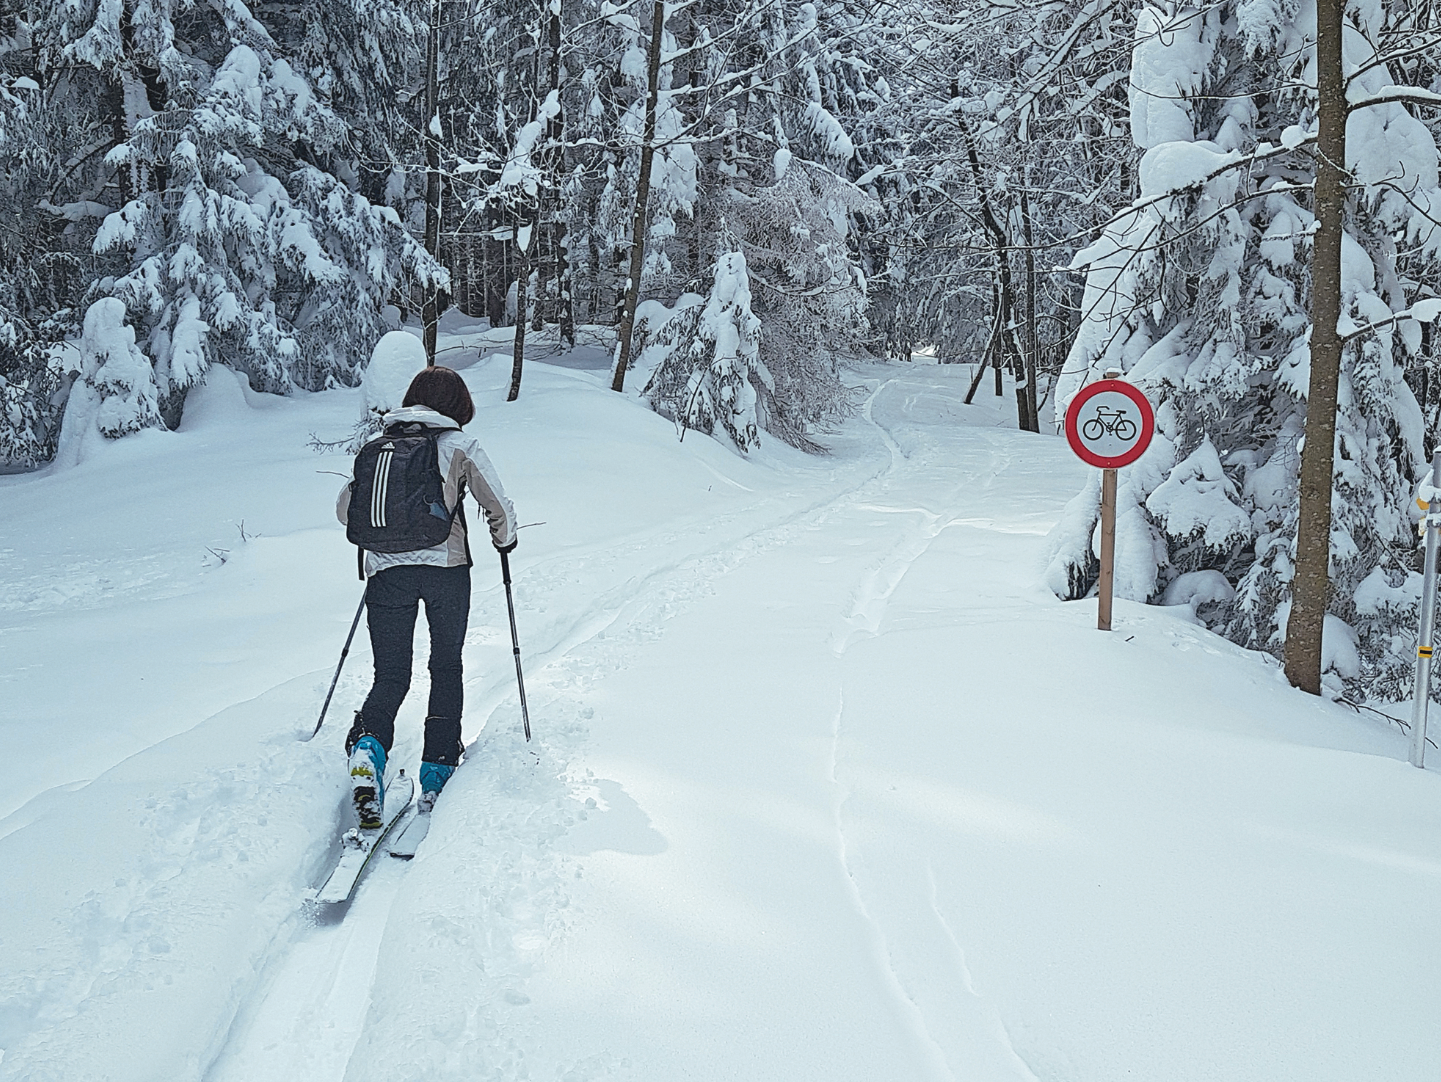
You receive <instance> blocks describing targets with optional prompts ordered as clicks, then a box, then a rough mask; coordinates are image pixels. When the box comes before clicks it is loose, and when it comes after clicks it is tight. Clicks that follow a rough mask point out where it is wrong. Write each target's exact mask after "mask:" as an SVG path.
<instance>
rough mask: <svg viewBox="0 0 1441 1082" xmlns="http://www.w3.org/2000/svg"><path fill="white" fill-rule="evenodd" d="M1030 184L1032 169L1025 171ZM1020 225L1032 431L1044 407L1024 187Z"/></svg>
mask: <svg viewBox="0 0 1441 1082" xmlns="http://www.w3.org/2000/svg"><path fill="white" fill-rule="evenodd" d="M1026 180H1027V183H1029V180H1030V170H1029V169H1028V170H1027V172H1026ZM1021 228H1022V230H1023V236H1024V237H1025V238H1026V331H1025V347H1026V358H1025V372H1024V375H1025V380H1026V415H1027V418H1028V419H1029V421H1030V424H1029V425H1028V426H1027V427H1028V428H1029V429H1030V430H1031V431H1032V432H1039V431H1040V430H1041V408H1040V405H1039V403H1038V402H1037V401H1036V249H1035V241H1034V240H1033V239H1032V232H1031V199H1030V195H1029V193H1028V192H1027V191H1026V189H1025V188H1022V189H1021Z"/></svg>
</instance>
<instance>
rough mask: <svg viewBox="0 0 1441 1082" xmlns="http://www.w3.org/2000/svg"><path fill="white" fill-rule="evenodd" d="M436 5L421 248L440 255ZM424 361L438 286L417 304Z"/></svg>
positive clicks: (434, 4)
mask: <svg viewBox="0 0 1441 1082" xmlns="http://www.w3.org/2000/svg"><path fill="white" fill-rule="evenodd" d="M440 6H441V0H430V33H429V35H428V36H427V37H426V42H425V131H424V133H423V138H424V139H425V250H426V251H427V252H429V253H430V254H431V256H432V257H433V258H434V259H436V260H439V259H440ZM420 318H421V322H422V323H424V324H425V332H424V341H425V361H426V364H434V363H435V346H436V339H437V338H438V337H439V327H438V324H439V322H440V290H439V289H431V290H430V292H429V293H428V294H427V295H426V298H425V304H424V306H423V307H422V308H421V317H420Z"/></svg>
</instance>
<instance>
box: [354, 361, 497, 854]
mask: <svg viewBox="0 0 1441 1082" xmlns="http://www.w3.org/2000/svg"><path fill="white" fill-rule="evenodd" d="M474 416H475V405H474V403H473V402H472V401H471V397H470V391H469V390H468V389H467V388H466V386H465V381H464V380H462V379H461V377H460V375H459V374H458V373H456V372H454V371H452V370H451V369H449V368H442V367H439V366H433V367H430V368H426V369H424V370H423V371H421V372H420V373H419V374H418V375H417V376H416V377H415V379H414V380H412V381H411V384H410V387H409V389H408V390H407V391H406V392H405V400H404V403H403V405H402V408H401V409H398V410H394V411H392V412H390V413H388V414H386V416H385V431H384V432H383V433H381V434H380V435H378V436H376V437H374V438H373V439H371V440H369V441H367V444H366V447H365V448H362V450H361V453H360V454H359V455H358V456H357V457H356V469H355V471H354V473H353V475H352V479H351V481H350V482H349V483H347V484H346V486H345V487H344V488H343V489H341V491H340V498H339V500H338V501H337V503H336V514H337V515H338V517H339V518H340V521H341V522H343V523H346V525H347V527H348V529H347V535H348V536H349V537H350V538H351V540H352V541H355V542H356V543H357V544H360V545H361V547H362V549H363V550H364V555H363V574H364V576H365V578H366V587H365V608H366V613H367V617H366V622H367V624H368V626H369V628H370V645H371V649H372V652H373V653H374V655H375V681H374V683H373V684H372V685H371V688H370V694H369V695H367V696H366V698H365V703H364V705H363V706H361V708H360V709H359V710H358V711H357V712H356V714H355V724H354V725H352V726H351V729H350V733H349V735H348V736H347V737H346V738H345V749H346V752H347V754H348V757H349V761H348V766H349V769H350V779H351V790H352V795H353V798H354V800H355V807H356V811H357V812H358V813H359V815H360V822H361V826H363V827H374V826H379V825H380V824H381V811H382V804H383V802H384V786H383V780H384V777H385V760H386V756H387V755H388V754H389V752H390V747H391V744H392V742H393V741H394V738H395V715H396V712H397V711H398V710H399V709H400V704H401V702H402V701H403V700H404V698H405V695H406V692H407V691H409V690H410V669H411V643H412V641H413V636H414V632H415V618H416V614H417V611H418V609H419V604H420V602H421V601H424V602H425V619H426V623H427V624H428V625H429V627H430V704H429V709H428V710H427V711H426V718H425V748H424V751H423V752H422V754H421V764H420V792H421V796H420V808H421V810H422V811H428V810H429V809H430V807H431V806H432V805H433V804H434V803H435V798H436V796H437V795H439V793H440V791H441V789H443V788H444V787H445V783H446V782H447V781H448V780H449V779H450V776H451V774H452V773H454V771H455V768H456V766H457V765H458V764H459V762H460V755H461V752H462V750H463V748H462V745H461V739H460V716H461V707H462V701H463V696H464V690H463V687H462V683H461V656H460V654H461V647H462V645H463V644H464V642H465V627H466V621H467V619H468V617H469V614H470V565H471V562H472V561H471V558H470V546H469V541H468V537H467V533H466V525H465V513H464V508H463V506H462V501H463V499H464V496H465V492H466V490H467V489H469V491H470V493H471V495H472V496H474V497H475V501H476V503H477V504H478V505H479V506H480V510H481V512H482V513H483V514H484V515H485V521H486V525H487V526H488V527H489V528H490V538H491V542H492V543H493V544H494V545H495V547H496V549H498V550H499V551H500V552H502V553H508V552H510V551H512V550H513V549H514V548H515V543H516V538H515V509H514V508H513V507H511V504H510V500H508V499H506V496H505V492H504V491H503V490H502V489H501V485H500V478H499V477H498V476H497V475H496V472H495V467H494V466H492V465H491V463H490V459H488V458H487V457H486V455H485V452H484V451H482V450H481V448H480V444H479V443H478V442H477V441H476V440H475V438H474V437H473V436H468V435H466V434H465V433H463V432H462V431H461V429H462V428H463V427H464V426H465V425H466V424H467V423H469V421H470V420H471V418H472V417H474ZM437 473H438V475H439V476H438V478H437V476H436V475H437ZM422 489H423V490H424V491H422ZM442 504H443V506H442ZM416 508H419V512H417V511H416V510H415V509H416ZM447 522H448V523H449V529H448V530H447V529H446V525H445V524H446V523H447ZM437 536H438V537H440V538H442V539H441V540H439V542H438V543H432V544H424V542H423V541H420V542H417V541H416V540H415V539H416V538H434V537H437ZM407 544H413V545H414V546H415V547H412V548H403V547H402V546H405V545H407ZM372 546H373V547H372ZM422 546H423V547H422ZM398 548H399V549H400V550H399V551H397V549H398ZM377 549H379V550H380V551H377Z"/></svg>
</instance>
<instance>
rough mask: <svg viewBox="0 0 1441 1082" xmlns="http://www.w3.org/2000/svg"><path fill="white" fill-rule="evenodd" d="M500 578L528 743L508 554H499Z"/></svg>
mask: <svg viewBox="0 0 1441 1082" xmlns="http://www.w3.org/2000/svg"><path fill="white" fill-rule="evenodd" d="M500 571H501V578H503V579H505V607H506V608H507V609H509V610H510V642H511V645H512V646H513V647H514V648H515V685H516V687H518V688H520V716H521V719H522V720H523V721H524V722H525V739H526V742H527V743H528V742H529V741H530V711H529V710H528V709H526V705H525V674H524V673H522V672H521V671H520V635H519V634H518V633H517V632H516V630H515V598H514V596H513V595H512V594H511V592H510V554H509V553H508V552H502V553H501V554H500Z"/></svg>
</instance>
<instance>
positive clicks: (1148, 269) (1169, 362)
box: [1047, 0, 1441, 695]
mask: <svg viewBox="0 0 1441 1082" xmlns="http://www.w3.org/2000/svg"><path fill="white" fill-rule="evenodd" d="M1310 10H1311V9H1310V8H1304V9H1303V8H1297V7H1296V6H1295V5H1291V6H1285V5H1274V4H1257V3H1248V2H1244V0H1243V2H1235V0H1231V2H1226V3H1222V4H1220V5H1217V6H1213V7H1208V8H1204V9H1189V8H1187V9H1177V10H1176V11H1175V12H1174V13H1173V14H1168V13H1166V12H1163V11H1161V10H1159V9H1155V8H1145V9H1143V10H1142V12H1141V14H1140V16H1139V18H1138V23H1137V29H1136V36H1135V47H1134V50H1133V54H1132V65H1131V106H1132V110H1131V125H1132V137H1133V138H1134V140H1135V142H1136V144H1137V146H1138V147H1139V148H1141V149H1142V150H1143V151H1144V154H1143V157H1142V159H1141V164H1140V170H1139V180H1140V188H1141V198H1140V199H1138V200H1137V201H1136V204H1135V206H1134V208H1133V209H1132V210H1130V211H1128V212H1126V213H1124V214H1122V215H1120V216H1119V217H1118V218H1116V219H1115V220H1113V221H1112V222H1111V223H1110V224H1109V225H1108V226H1107V227H1106V229H1105V230H1104V232H1103V234H1102V236H1101V237H1100V239H1099V240H1098V241H1097V242H1096V243H1094V244H1093V245H1091V246H1090V247H1089V248H1088V249H1086V250H1085V251H1084V252H1082V253H1081V254H1080V255H1079V256H1078V257H1077V258H1076V260H1075V263H1074V265H1075V266H1076V267H1085V268H1086V269H1087V278H1086V290H1085V297H1084V302H1083V315H1084V320H1083V323H1082V325H1081V328H1080V331H1079V333H1078V335H1077V339H1076V343H1075V346H1074V348H1073V349H1072V351H1071V354H1070V357H1069V360H1068V363H1067V365H1066V368H1065V373H1064V374H1063V376H1062V381H1061V384H1060V386H1059V387H1058V393H1057V409H1056V416H1057V418H1058V419H1059V418H1060V417H1061V416H1062V415H1063V414H1064V410H1065V405H1066V403H1067V401H1068V400H1069V397H1070V396H1071V394H1072V393H1074V391H1075V390H1076V389H1078V388H1079V387H1080V386H1082V385H1083V384H1085V383H1087V382H1090V381H1091V380H1093V379H1095V378H1097V377H1098V376H1099V375H1100V374H1101V373H1102V372H1103V371H1104V370H1106V369H1108V368H1119V369H1121V370H1122V371H1123V372H1125V373H1126V375H1127V378H1129V379H1130V380H1131V381H1133V382H1134V383H1136V384H1137V385H1138V386H1140V387H1142V388H1143V389H1144V390H1145V391H1146V392H1147V393H1148V394H1149V396H1150V397H1151V399H1152V401H1153V402H1154V403H1155V404H1156V405H1157V424H1156V440H1155V443H1154V445H1153V446H1152V448H1151V450H1150V451H1149V452H1148V453H1147V454H1146V456H1145V457H1144V458H1143V459H1142V461H1141V462H1140V463H1138V464H1137V465H1136V466H1135V467H1132V468H1131V469H1129V470H1127V471H1124V473H1123V478H1124V479H1123V482H1122V484H1121V485H1120V492H1119V507H1118V515H1119V518H1120V519H1121V520H1122V521H1128V522H1130V523H1131V530H1132V534H1133V536H1131V537H1130V539H1129V543H1126V544H1123V543H1122V539H1121V538H1120V537H1118V544H1117V560H1118V565H1120V566H1118V574H1117V590H1118V592H1120V593H1121V594H1122V595H1123V596H1130V597H1132V598H1134V599H1135V600H1140V601H1154V600H1157V599H1159V598H1161V597H1162V596H1163V595H1164V594H1165V592H1166V591H1167V589H1168V587H1169V586H1170V584H1172V583H1173V582H1175V581H1178V579H1179V577H1180V576H1182V575H1186V574H1189V573H1195V572H1198V571H1204V570H1213V571H1216V572H1219V573H1221V574H1223V575H1224V576H1225V577H1226V579H1227V580H1228V582H1230V583H1231V584H1233V585H1234V587H1235V596H1234V597H1233V598H1232V599H1231V600H1230V601H1229V602H1228V603H1227V604H1226V605H1224V606H1217V607H1216V612H1215V615H1214V618H1213V621H1212V622H1213V624H1214V625H1215V626H1216V627H1218V628H1219V629H1221V630H1224V631H1225V632H1226V633H1227V634H1228V635H1229V636H1231V637H1232V638H1234V639H1235V640H1236V641H1238V642H1241V643H1243V644H1245V645H1248V646H1251V647H1254V648H1257V649H1263V650H1270V651H1273V652H1278V653H1279V651H1280V647H1281V642H1282V631H1283V628H1284V619H1285V614H1286V611H1287V609H1288V608H1289V596H1290V581H1291V577H1292V570H1293V568H1292V560H1293V554H1294V545H1295V536H1296V519H1297V504H1298V480H1297V475H1298V466H1299V448H1300V440H1301V437H1302V435H1303V432H1304V425H1305V410H1306V393H1307V389H1308V386H1309V372H1310V363H1309V362H1310V353H1309V319H1308V311H1309V303H1310V296H1309V293H1310V276H1309V273H1308V265H1309V260H1310V248H1311V243H1310V237H1311V230H1312V226H1313V224H1314V218H1313V215H1312V212H1311V209H1310V205H1309V204H1310V185H1309V177H1310V176H1311V175H1312V173H1313V168H1314V167H1313V150H1312V143H1313V142H1314V137H1315V130H1316V119H1315V104H1314V103H1315V93H1314V87H1315V82H1316V74H1315V47H1314V46H1315V43H1314V19H1313V18H1312V16H1311V15H1310V14H1308V13H1309V12H1310ZM1385 18H1386V16H1385V13H1384V12H1383V10H1382V8H1381V7H1380V6H1379V5H1374V4H1371V3H1362V4H1359V5H1355V6H1353V7H1352V8H1351V9H1350V10H1349V13H1348V20H1347V23H1348V29H1347V43H1346V45H1347V48H1346V57H1347V61H1346V63H1347V68H1348V72H1347V73H1348V75H1349V76H1350V77H1351V80H1352V83H1351V86H1352V89H1351V91H1350V93H1351V96H1352V100H1353V101H1355V100H1358V99H1361V98H1363V97H1366V96H1376V97H1381V96H1384V95H1383V93H1382V91H1383V88H1385V87H1387V86H1389V85H1390V84H1392V82H1393V81H1394V78H1395V76H1394V73H1393V72H1391V71H1390V70H1388V66H1387V65H1386V64H1384V63H1373V62H1372V61H1373V59H1374V57H1376V56H1377V55H1379V54H1380V53H1381V52H1382V51H1383V50H1382V49H1381V47H1380V43H1381V35H1382V32H1383V30H1384V25H1385ZM1308 20H1309V21H1308ZM1347 166H1348V168H1349V169H1350V170H1351V171H1352V173H1353V175H1354V177H1355V179H1356V182H1357V185H1358V187H1357V188H1356V189H1354V190H1353V195H1352V198H1351V206H1350V208H1349V212H1348V215H1347V223H1346V228H1347V235H1346V239H1345V245H1344V251H1343V283H1342V288H1343V297H1342V307H1343V318H1342V327H1341V329H1342V332H1343V333H1345V334H1352V333H1354V334H1355V337H1353V338H1351V339H1350V341H1349V342H1348V345H1347V347H1346V349H1345V354H1344V357H1343V367H1342V373H1341V390H1340V406H1339V411H1338V418H1337V454H1336V464H1335V474H1334V480H1335V499H1334V520H1333V524H1332V534H1331V551H1332V575H1331V581H1332V587H1333V600H1332V603H1331V611H1332V614H1333V617H1334V626H1335V628H1337V630H1334V631H1333V629H1332V626H1331V625H1328V630H1327V636H1328V643H1329V641H1330V640H1331V639H1336V640H1337V642H1340V641H1341V640H1347V641H1351V640H1353V639H1354V641H1355V644H1356V646H1355V651H1354V653H1355V656H1356V662H1355V664H1354V665H1353V664H1351V655H1350V654H1348V653H1347V652H1346V651H1345V650H1342V649H1341V647H1340V646H1338V647H1336V649H1337V650H1341V653H1339V654H1338V653H1335V652H1334V651H1333V652H1332V654H1331V657H1332V660H1333V662H1336V659H1337V658H1340V659H1341V661H1340V662H1336V664H1337V666H1338V667H1337V668H1336V671H1337V673H1338V675H1339V676H1340V677H1341V679H1342V680H1343V682H1344V684H1345V686H1346V687H1347V688H1348V689H1350V690H1351V691H1352V692H1355V693H1363V694H1364V693H1370V694H1379V695H1389V694H1395V693H1396V691H1397V688H1398V676H1397V674H1398V673H1399V672H1400V671H1401V669H1402V668H1403V667H1404V666H1403V665H1402V661H1401V659H1403V658H1405V657H1406V656H1407V655H1409V654H1411V653H1412V651H1411V650H1410V649H1409V647H1408V645H1407V640H1408V639H1409V637H1410V636H1412V635H1414V631H1412V630H1411V629H1414V627H1415V614H1414V610H1413V609H1411V608H1409V604H1408V603H1405V602H1404V599H1398V598H1396V597H1392V596H1391V595H1387V596H1388V597H1390V600H1389V601H1388V603H1387V604H1384V605H1382V604H1379V603H1377V602H1376V601H1375V598H1376V597H1378V596H1380V591H1379V590H1378V589H1377V581H1378V580H1377V579H1376V578H1375V576H1376V575H1377V574H1378V572H1379V573H1380V574H1381V575H1382V577H1383V580H1384V582H1385V583H1386V584H1387V586H1388V588H1397V587H1399V586H1400V585H1401V584H1402V583H1403V582H1404V580H1405V578H1406V566H1407V562H1408V560H1409V558H1410V554H1411V552H1412V550H1413V549H1414V532H1413V531H1412V530H1411V527H1410V523H1409V521H1408V518H1407V514H1406V506H1407V503H1408V500H1409V496H1410V489H1411V486H1412V485H1413V484H1414V482H1415V480H1416V478H1417V476H1418V470H1419V468H1420V466H1421V464H1422V456H1423V448H1422V418H1421V413H1420V410H1419V408H1418V406H1417V403H1416V399H1415V397H1414V396H1413V395H1412V393H1411V391H1410V389H1409V388H1408V387H1407V385H1406V383H1405V381H1404V379H1403V372H1404V365H1405V360H1406V358H1407V356H1408V355H1409V354H1411V353H1413V352H1414V351H1415V349H1416V347H1417V343H1418V342H1419V335H1416V334H1412V333H1410V332H1409V331H1403V330H1401V329H1399V327H1401V326H1404V325H1405V324H1404V323H1403V324H1400V325H1397V324H1392V323H1389V322H1388V323H1385V324H1384V325H1381V326H1378V327H1376V328H1375V329H1374V330H1369V331H1367V330H1363V328H1366V327H1367V325H1369V324H1382V321H1386V320H1389V319H1390V317H1391V316H1392V314H1393V313H1395V312H1400V311H1402V310H1404V309H1406V307H1407V305H1408V303H1409V301H1408V296H1409V295H1410V294H1412V292H1413V291H1414V289H1415V283H1408V282H1405V281H1403V280H1402V279H1401V278H1400V277H1399V276H1398V275H1397V273H1396V269H1395V268H1396V259H1397V251H1398V244H1400V243H1404V244H1406V245H1407V246H1408V247H1409V248H1410V250H1411V255H1412V257H1420V258H1427V259H1432V260H1434V259H1435V257H1436V255H1437V252H1438V248H1441V229H1438V228H1437V227H1436V226H1435V225H1434V224H1433V223H1432V222H1431V221H1430V220H1428V218H1427V217H1426V214H1425V213H1424V212H1425V211H1426V210H1427V208H1429V207H1441V192H1438V188H1437V151H1436V144H1435V143H1434V142H1433V140H1432V138H1431V135H1430V133H1429V132H1428V131H1427V130H1426V128H1425V126H1424V125H1422V124H1421V123H1420V122H1418V121H1416V120H1415V119H1414V118H1412V117H1411V116H1410V114H1409V113H1408V112H1407V111H1406V109H1405V107H1404V106H1402V105H1400V104H1398V103H1395V102H1390V103H1387V104H1380V105H1376V106H1371V107H1364V108H1357V109H1356V110H1355V112H1354V113H1353V115H1352V117H1351V120H1350V123H1349V126H1348V149H1347ZM1402 178H1404V185H1405V188H1404V194H1403V192H1402V189H1401V188H1400V187H1399V186H1398V184H1399V183H1400V182H1401V181H1402ZM1433 265H1434V264H1433ZM1411 328H1412V329H1413V330H1414V329H1415V324H1414V323H1413V324H1411ZM1081 510H1084V512H1085V514H1086V515H1094V514H1095V507H1094V504H1093V503H1092V502H1091V501H1089V500H1088V501H1086V502H1085V505H1084V507H1083V508H1081ZM1086 533H1087V531H1085V530H1084V529H1081V528H1079V526H1078V524H1077V523H1075V522H1071V521H1069V520H1068V521H1067V522H1066V523H1064V524H1063V530H1062V531H1061V532H1060V533H1059V534H1058V535H1057V536H1056V538H1055V544H1054V548H1055V554H1054V557H1053V559H1052V563H1051V566H1050V569H1049V570H1048V572H1047V581H1048V582H1049V583H1050V584H1051V585H1052V587H1053V588H1055V589H1056V590H1057V592H1058V593H1060V594H1061V595H1062V596H1066V597H1078V596H1082V595H1083V594H1084V593H1085V592H1086V591H1087V590H1088V589H1089V588H1090V586H1091V583H1092V581H1093V577H1094V570H1093V567H1094V564H1093V557H1092V553H1091V552H1090V551H1089V546H1084V547H1083V545H1082V543H1081V537H1082V536H1083V535H1084V534H1086ZM1368 582H1369V583H1371V584H1372V588H1371V589H1370V591H1369V592H1367V591H1363V590H1360V588H1361V587H1362V585H1363V584H1364V583H1368ZM1328 619H1331V618H1328ZM1358 633H1359V634H1358ZM1328 649H1329V646H1328ZM1343 662H1344V663H1343Z"/></svg>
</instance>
